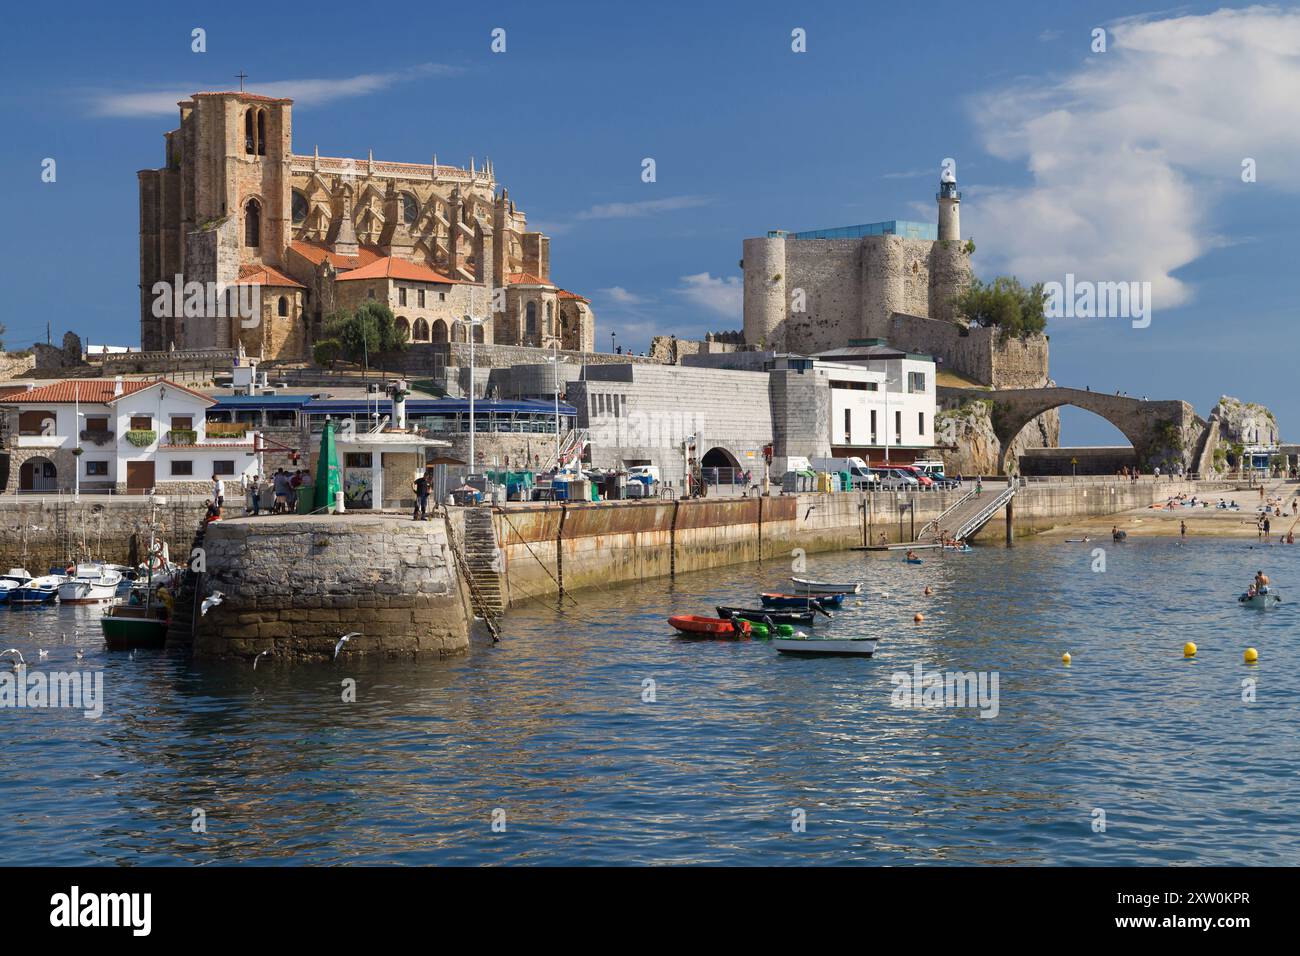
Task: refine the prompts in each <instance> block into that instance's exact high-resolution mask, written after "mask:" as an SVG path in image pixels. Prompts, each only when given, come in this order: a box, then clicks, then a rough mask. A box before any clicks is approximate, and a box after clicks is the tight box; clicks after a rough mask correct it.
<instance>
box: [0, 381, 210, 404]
mask: <svg viewBox="0 0 1300 956" xmlns="http://www.w3.org/2000/svg"><path fill="white" fill-rule="evenodd" d="M117 384H118V383H117V382H116V381H114V380H113V379H111V378H76V379H69V380H68V381H63V382H55V383H54V384H52V385H42V386H41V387H40V388H33V389H31V390H30V391H26V392H19V393H18V394H16V395H8V396H6V397H5V398H4V399H3V400H2V403H3V404H5V405H32V404H39V405H58V404H71V403H72V402H85V403H86V404H87V405H111V404H112V403H113V402H116V401H119V400H121V399H123V398H126V397H127V396H129V395H134V394H135V393H136V392H143V391H144V390H145V389H147V388H152V387H153V386H155V385H167V386H169V387H171V388H179V389H180V390H181V391H182V392H189V393H190V394H191V395H193V396H195V397H196V398H201V399H203V400H204V401H205V402H207V403H208V404H210V405H215V404H216V403H217V400H216V399H215V398H210V397H209V396H207V395H204V394H202V393H201V392H196V391H194V390H193V389H191V388H186V387H185V386H184V385H177V384H176V383H175V382H173V381H171V380H170V379H165V378H157V379H151V380H149V381H141V380H139V379H124V380H123V381H122V383H121V384H122V394H121V395H114V394H113V389H114V388H115V387H116V386H117Z"/></svg>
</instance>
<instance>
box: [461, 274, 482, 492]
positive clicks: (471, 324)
mask: <svg viewBox="0 0 1300 956" xmlns="http://www.w3.org/2000/svg"><path fill="white" fill-rule="evenodd" d="M473 309H474V300H473V295H472V293H471V297H470V310H471V311H473ZM456 321H457V322H461V323H464V324H465V325H466V326H467V327H468V333H467V334H468V336H469V473H470V474H471V475H472V474H474V467H475V459H474V330H475V329H476V328H478V327H479V326H481V325H484V324H485V323H486V322H487V317H486V316H485V317H484V318H481V319H476V318H474V317H473V316H472V315H470V314H469V312H466V313H465V316H464V318H461V319H457V320H456Z"/></svg>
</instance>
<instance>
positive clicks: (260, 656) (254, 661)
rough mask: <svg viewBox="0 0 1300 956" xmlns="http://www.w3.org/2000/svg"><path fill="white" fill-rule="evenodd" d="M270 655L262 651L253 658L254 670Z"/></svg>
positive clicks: (336, 654)
mask: <svg viewBox="0 0 1300 956" xmlns="http://www.w3.org/2000/svg"><path fill="white" fill-rule="evenodd" d="M270 653H271V652H270V651H262V653H260V654H258V655H257V656H256V657H254V658H253V670H257V662H258V661H260V660H261V659H262V658H263V657H265V656H266V655H267V654H270ZM334 656H335V657H337V656H338V652H337V651H335V653H334Z"/></svg>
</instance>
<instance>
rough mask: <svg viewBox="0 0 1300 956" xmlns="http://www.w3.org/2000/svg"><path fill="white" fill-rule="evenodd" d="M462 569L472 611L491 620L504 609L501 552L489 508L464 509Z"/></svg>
mask: <svg viewBox="0 0 1300 956" xmlns="http://www.w3.org/2000/svg"><path fill="white" fill-rule="evenodd" d="M464 514H465V540H464V542H463V548H464V558H465V570H466V571H467V572H468V573H467V577H468V581H467V583H468V585H469V590H470V599H471V603H472V604H473V607H474V613H475V614H477V615H478V616H479V617H481V618H483V619H484V620H485V621H490V622H492V623H493V624H495V622H496V621H497V620H498V619H499V618H500V617H501V613H502V611H503V610H504V609H505V600H504V597H503V595H502V592H501V552H500V550H499V549H498V547H497V535H496V526H495V525H494V524H493V522H492V508H491V507H490V506H487V505H483V506H480V507H477V508H466V509H465V512H464Z"/></svg>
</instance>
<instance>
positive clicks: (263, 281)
mask: <svg viewBox="0 0 1300 956" xmlns="http://www.w3.org/2000/svg"><path fill="white" fill-rule="evenodd" d="M235 285H269V286H277V287H286V286H287V287H288V288H291V289H305V288H307V287H306V286H305V285H303V284H302V283H301V282H295V281H294V280H293V279H290V278H289V277H288V276H287V275H285V274H284V273H283V272H281V271H280V270H279V269H272V268H271V267H270V266H266V265H255V264H252V263H249V264H247V265H242V266H240V267H239V278H238V279H236V280H235Z"/></svg>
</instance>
